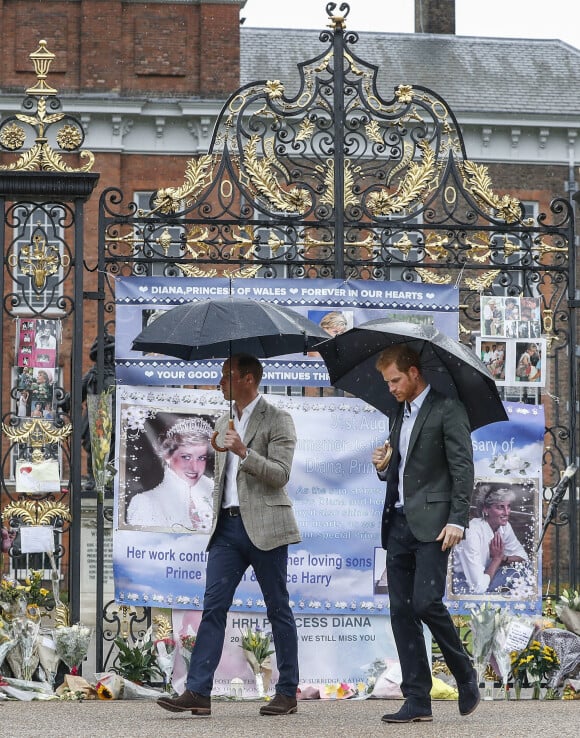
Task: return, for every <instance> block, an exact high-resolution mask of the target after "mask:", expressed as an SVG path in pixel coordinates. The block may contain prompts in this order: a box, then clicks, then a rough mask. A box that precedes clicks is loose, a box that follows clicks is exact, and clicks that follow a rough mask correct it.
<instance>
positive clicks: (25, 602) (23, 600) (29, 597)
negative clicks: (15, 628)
mask: <svg viewBox="0 0 580 738" xmlns="http://www.w3.org/2000/svg"><path fill="white" fill-rule="evenodd" d="M51 601H52V596H51V593H50V590H48V589H46V588H45V587H43V586H42V572H41V571H34V570H32V571H31V572H30V574H29V575H28V576H27V577H26V579H25V580H24V584H20V582H18V581H17V580H16V579H10V577H3V578H2V581H0V608H2V610H4V613H5V615H7V616H10V617H17V616H18V615H26V610H27V608H30V607H32V608H36V609H38V608H40V607H45V606H46V605H49V604H51Z"/></svg>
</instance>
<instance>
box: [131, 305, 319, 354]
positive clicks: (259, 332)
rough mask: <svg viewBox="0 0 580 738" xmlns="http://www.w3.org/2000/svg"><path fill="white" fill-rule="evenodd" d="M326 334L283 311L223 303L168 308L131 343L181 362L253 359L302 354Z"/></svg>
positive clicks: (270, 306) (277, 306) (311, 323)
mask: <svg viewBox="0 0 580 738" xmlns="http://www.w3.org/2000/svg"><path fill="white" fill-rule="evenodd" d="M327 337H328V334H327V333H325V331H324V330H323V329H322V328H321V327H320V326H318V325H317V324H316V323H313V322H312V321H311V320H308V318H305V317H304V316H303V315H300V313H297V312H296V311H295V310H292V309H291V308H288V307H283V306H281V305H275V304H274V303H272V302H259V301H258V300H247V299H239V298H236V297H224V298H220V299H215V300H200V301H199V302H190V303H187V304H185V305H180V306H179V307H175V308H171V309H170V310H167V312H165V313H163V314H162V315H160V316H159V317H158V318H156V319H155V320H154V321H153V322H152V323H150V324H149V325H148V326H147V327H146V328H144V329H143V330H142V331H141V333H139V335H138V336H137V338H135V340H134V341H133V349H134V350H135V351H146V352H147V353H156V354H165V355H166V356H176V357H177V358H179V359H184V360H185V361H191V360H194V359H221V358H228V357H229V356H231V355H232V354H236V353H240V352H243V353H246V354H252V355H253V356H257V357H265V356H284V355H285V354H298V353H305V352H306V351H308V349H310V348H312V346H313V345H314V344H315V343H318V342H320V340H321V339H323V338H327Z"/></svg>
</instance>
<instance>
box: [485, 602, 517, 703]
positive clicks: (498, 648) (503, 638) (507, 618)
mask: <svg viewBox="0 0 580 738" xmlns="http://www.w3.org/2000/svg"><path fill="white" fill-rule="evenodd" d="M512 621H513V615H512V614H511V613H510V612H508V610H502V609H500V610H499V611H498V612H497V613H496V616H495V631H494V634H493V644H492V649H491V650H492V653H491V657H490V661H491V665H492V668H493V670H494V671H495V673H496V674H497V675H498V676H500V677H501V679H502V682H503V685H504V689H505V688H506V686H507V681H508V676H509V673H510V671H511V651H510V648H509V644H508V636H509V629H510V625H511V623H512Z"/></svg>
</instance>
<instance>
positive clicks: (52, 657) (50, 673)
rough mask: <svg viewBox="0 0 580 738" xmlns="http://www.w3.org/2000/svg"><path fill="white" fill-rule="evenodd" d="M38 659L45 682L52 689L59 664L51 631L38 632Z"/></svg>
mask: <svg viewBox="0 0 580 738" xmlns="http://www.w3.org/2000/svg"><path fill="white" fill-rule="evenodd" d="M38 658H39V660H40V666H41V667H42V670H43V672H44V675H45V676H46V681H47V682H48V683H49V684H50V686H51V687H52V688H53V689H54V680H55V678H56V672H57V670H58V665H59V663H60V656H59V655H58V653H57V650H56V643H55V641H54V637H53V633H52V631H49V632H43V631H42V630H41V631H40V636H39V638H38Z"/></svg>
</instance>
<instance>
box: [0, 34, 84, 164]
mask: <svg viewBox="0 0 580 738" xmlns="http://www.w3.org/2000/svg"><path fill="white" fill-rule="evenodd" d="M28 56H29V58H30V59H31V60H32V63H33V64H34V69H35V72H36V77H37V82H36V84H35V85H33V86H32V87H29V88H28V89H27V90H26V94H27V95H30V96H34V97H37V98H38V101H37V103H36V112H35V114H34V115H28V114H26V113H17V114H16V115H15V116H14V117H15V118H16V119H17V120H18V121H19V122H20V123H24V124H26V125H29V126H30V127H31V128H33V129H35V130H36V140H35V143H34V145H33V146H32V147H31V148H30V149H29V150H28V151H27V152H25V153H24V154H22V156H21V157H20V158H19V159H18V161H16V162H13V163H12V164H4V165H2V166H0V170H2V171H10V172H16V171H21V172H31V171H35V170H40V171H44V172H69V173H71V172H89V171H90V170H91V169H92V168H93V165H94V163H95V157H94V155H93V154H92V153H91V152H90V151H80V152H79V156H80V157H81V159H87V163H86V164H85V165H84V166H83V167H80V168H78V169H77V168H74V167H70V166H68V165H67V164H66V163H65V161H64V160H63V158H62V157H61V155H60V154H58V153H57V152H56V151H54V149H53V148H52V146H50V144H49V143H48V141H47V133H46V130H47V128H49V127H50V126H52V125H54V124H56V123H59V122H60V121H62V120H63V119H64V118H65V117H66V116H65V113H62V112H56V113H50V114H49V113H47V106H46V98H47V97H52V96H54V95H56V93H57V90H55V89H54V88H52V87H50V86H49V85H48V84H47V83H46V78H47V76H48V71H49V68H50V65H51V64H52V61H53V59H55V55H54V54H53V53H52V52H51V51H49V50H48V49H47V48H46V41H44V40H42V41H40V44H39V47H38V49H37V50H36V51H33V52H32V53H31V54H29V55H28ZM69 120H72V119H71V118H70V116H69ZM82 139H83V136H82V133H81V130H80V127H77V126H75V125H71V124H70V123H68V124H64V125H63V126H62V127H61V128H60V129H59V131H58V132H57V134H56V142H57V144H58V145H59V146H60V148H61V149H63V150H64V151H74V150H75V149H77V148H78V147H79V146H80V144H81V141H82ZM0 141H1V142H2V145H3V146H5V147H6V148H7V149H9V150H11V151H16V150H17V149H20V148H22V146H23V145H24V142H25V141H26V133H25V131H24V129H23V128H22V127H21V126H19V125H17V124H16V123H12V124H8V125H7V126H6V127H5V128H3V129H2V131H1V132H0Z"/></svg>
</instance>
